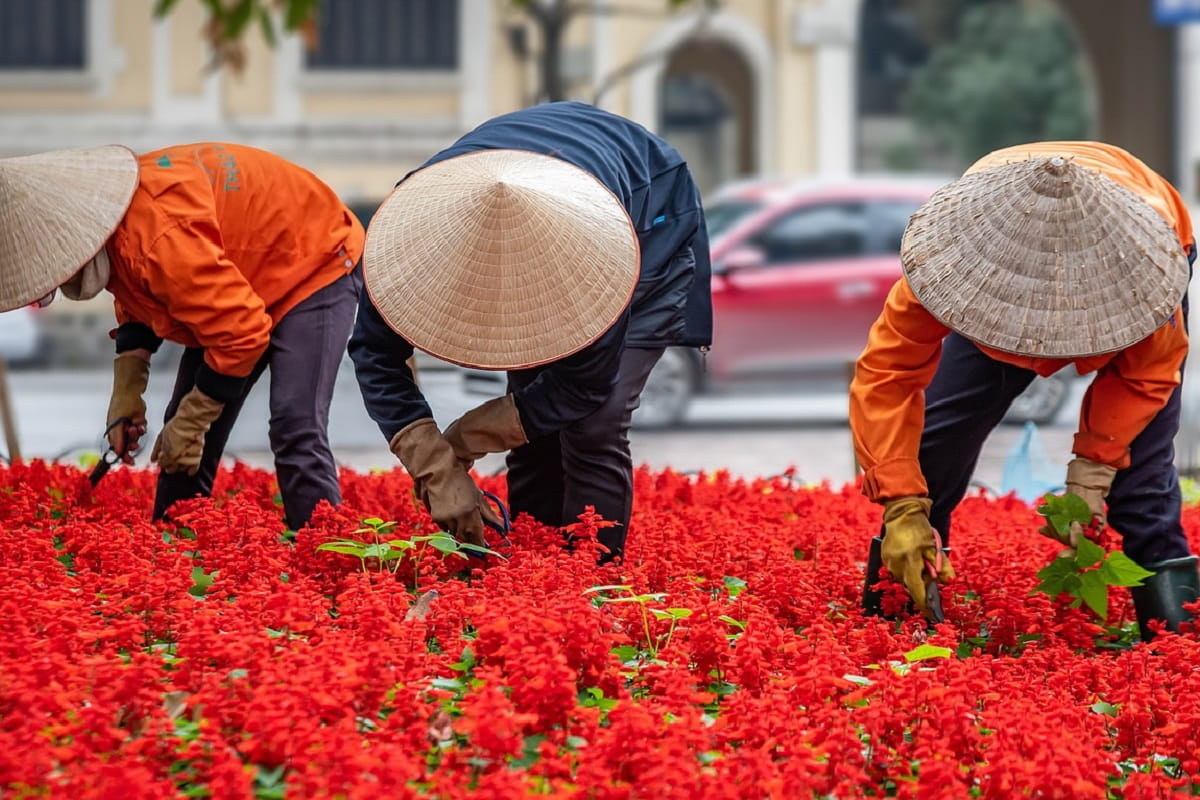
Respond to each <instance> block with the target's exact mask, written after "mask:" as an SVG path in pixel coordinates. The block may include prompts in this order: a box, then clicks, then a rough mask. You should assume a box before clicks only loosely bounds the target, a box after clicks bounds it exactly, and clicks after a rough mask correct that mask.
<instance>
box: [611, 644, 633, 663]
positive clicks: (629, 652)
mask: <svg viewBox="0 0 1200 800" xmlns="http://www.w3.org/2000/svg"><path fill="white" fill-rule="evenodd" d="M638 652H639V651H638V649H637V648H636V647H634V646H633V645H631V644H623V645H619V646H617V647H614V648H613V649H612V654H613V655H614V656H616V657H617V658H618V659H619V660H620V661H621V663H622V664H624V663H625V662H627V661H632V660H633V659H635V658H637V657H638Z"/></svg>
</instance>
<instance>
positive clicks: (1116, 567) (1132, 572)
mask: <svg viewBox="0 0 1200 800" xmlns="http://www.w3.org/2000/svg"><path fill="white" fill-rule="evenodd" d="M1099 571H1100V575H1101V577H1103V578H1104V581H1105V583H1107V584H1108V585H1109V586H1141V585H1142V581H1144V580H1146V578H1149V577H1151V576H1153V575H1154V573H1153V572H1151V571H1150V570H1147V569H1143V568H1142V567H1141V565H1140V564H1138V563H1137V562H1136V561H1134V560H1133V559H1132V558H1130V557H1129V556H1127V555H1125V554H1124V553H1122V552H1119V551H1115V552H1112V553H1109V554H1108V558H1107V559H1105V561H1104V563H1103V564H1101V565H1100V570H1099Z"/></svg>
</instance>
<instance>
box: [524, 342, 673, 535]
mask: <svg viewBox="0 0 1200 800" xmlns="http://www.w3.org/2000/svg"><path fill="white" fill-rule="evenodd" d="M662 354H663V349H662V348H659V349H653V350H649V349H646V350H643V349H635V348H629V349H626V350H625V353H624V354H623V355H622V356H621V369H620V375H619V377H618V379H617V383H616V385H615V386H613V390H612V393H611V394H610V395H609V396H608V400H606V401H605V403H604V405H602V406H601V407H600V408H598V409H596V410H595V411H594V412H592V413H591V414H589V415H588V416H586V417H584V418H583V419H581V420H579V421H578V422H574V423H572V424H570V425H568V426H567V427H566V428H564V429H563V430H561V431H559V432H558V433H553V434H550V435H548V436H543V437H541V438H539V439H535V440H533V441H531V442H529V443H528V444H525V445H522V446H521V447H518V448H516V449H515V450H513V451H511V452H510V453H509V454H508V502H509V506H510V510H511V511H512V513H513V514H514V515H515V514H518V513H520V512H522V511H524V512H526V513H528V514H529V515H530V516H532V517H533V518H534V519H536V520H538V521H539V522H541V523H543V524H545V525H553V526H559V527H561V526H563V525H568V524H570V523H572V522H575V521H576V519H577V518H578V517H579V515H580V514H581V513H583V510H584V507H585V506H593V507H595V509H596V513H597V514H599V515H600V516H602V517H603V518H604V519H606V520H611V521H613V522H616V523H617V525H616V526H615V527H612V528H604V529H602V530H601V531H600V534H599V538H600V542H601V544H603V545H604V546H605V547H607V548H608V549H609V551H610V558H616V557H617V556H619V555H620V554H621V553H622V552H623V550H624V547H625V535H626V531H627V530H628V528H629V516H630V513H631V511H632V508H633V456H632V455H631V454H630V451H629V425H630V420H631V419H632V418H633V412H634V410H635V409H637V407H638V402H639V401H640V399H641V394H642V388H643V387H645V385H646V379H647V378H648V377H649V376H650V370H652V369H653V368H654V365H655V364H656V363H658V360H659V359H660V358H661V357H662ZM537 374H538V370H525V371H521V372H510V373H509V375H508V390H509V391H510V392H511V391H514V390H517V389H520V388H521V387H522V386H526V385H528V384H529V383H531V382H532V381H533V380H534V378H536V377H537Z"/></svg>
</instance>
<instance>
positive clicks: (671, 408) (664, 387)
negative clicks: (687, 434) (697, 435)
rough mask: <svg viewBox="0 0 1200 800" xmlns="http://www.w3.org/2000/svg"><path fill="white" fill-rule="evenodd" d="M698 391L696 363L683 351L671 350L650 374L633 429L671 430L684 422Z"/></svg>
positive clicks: (665, 353) (668, 350)
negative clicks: (689, 406) (693, 397)
mask: <svg viewBox="0 0 1200 800" xmlns="http://www.w3.org/2000/svg"><path fill="white" fill-rule="evenodd" d="M695 390H696V363H695V360H694V359H693V358H692V357H691V355H690V354H689V352H688V351H687V350H684V349H680V348H674V347H669V348H667V350H666V352H664V353H663V355H662V358H660V359H659V360H658V363H657V364H655V365H654V369H652V370H651V371H650V377H649V378H648V379H647V380H646V386H645V388H643V389H642V396H641V404H640V405H639V406H638V408H637V410H636V411H634V412H633V427H635V428H638V429H641V430H650V429H655V428H670V427H673V426H675V425H678V424H679V423H681V422H683V418H684V415H685V414H686V413H687V409H688V404H689V403H691V400H692V395H693V394H694V393H695Z"/></svg>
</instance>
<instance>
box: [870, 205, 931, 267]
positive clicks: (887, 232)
mask: <svg viewBox="0 0 1200 800" xmlns="http://www.w3.org/2000/svg"><path fill="white" fill-rule="evenodd" d="M920 207H921V203H920V201H919V200H907V199H905V200H881V201H877V202H873V203H871V204H870V206H869V207H868V209H867V214H868V216H869V217H870V220H871V228H870V229H871V243H870V245H869V249H870V251H871V252H872V253H877V254H889V255H894V254H896V253H899V252H900V240H901V239H903V238H904V229H905V228H906V227H907V226H908V219H909V217H911V216H912V215H913V212H914V211H916V210H917V209H918V208H920Z"/></svg>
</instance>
